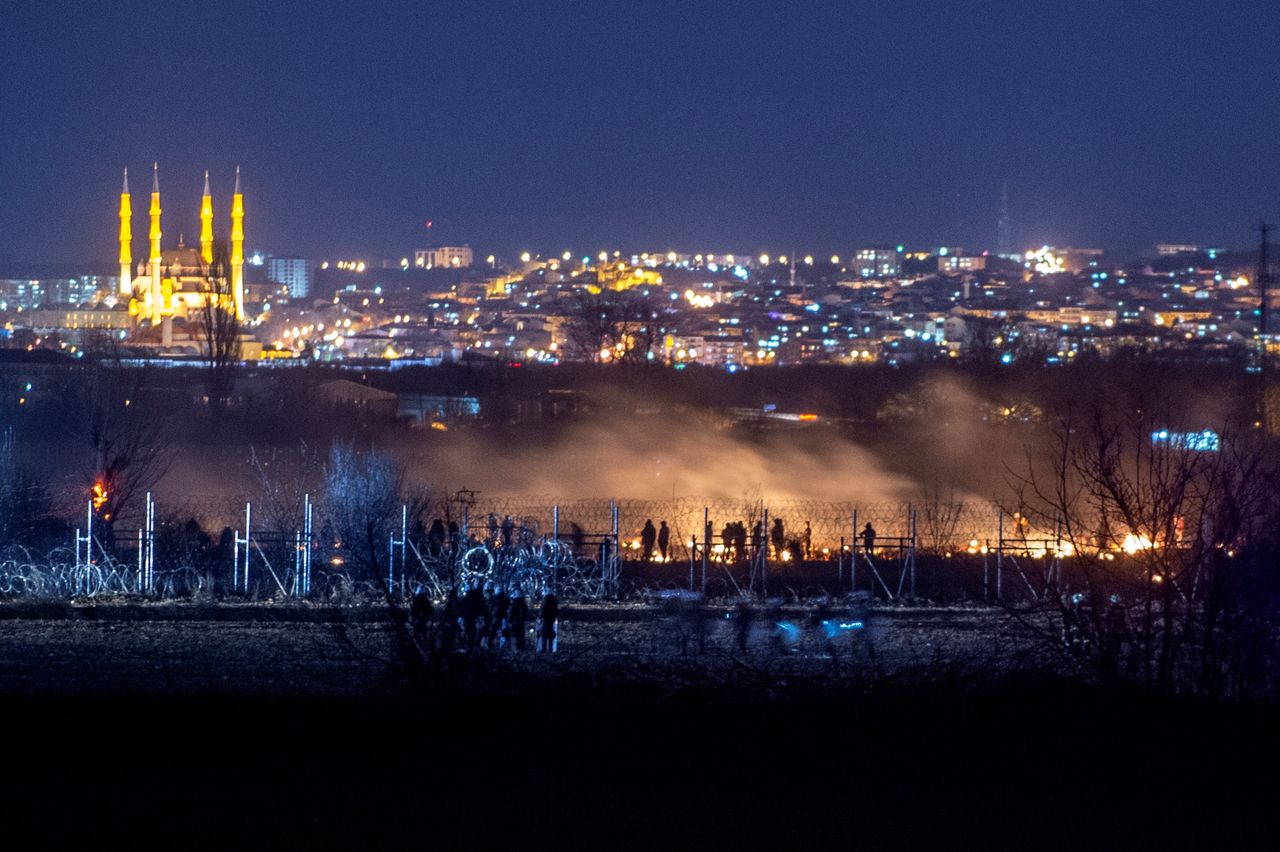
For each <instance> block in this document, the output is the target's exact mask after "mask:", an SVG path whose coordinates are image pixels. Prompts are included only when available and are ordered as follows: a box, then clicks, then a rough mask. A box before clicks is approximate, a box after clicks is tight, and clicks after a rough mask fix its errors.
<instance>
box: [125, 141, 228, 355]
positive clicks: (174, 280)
mask: <svg viewBox="0 0 1280 852" xmlns="http://www.w3.org/2000/svg"><path fill="white" fill-rule="evenodd" d="M150 215H151V231H150V234H149V237H150V240H151V251H150V254H149V256H148V257H147V259H146V261H141V260H140V261H139V262H138V266H137V271H136V273H135V271H134V269H133V228H132V219H133V207H132V203H131V200H130V196H129V170H128V169H125V170H124V187H123V188H122V189H121V191H120V296H121V298H122V299H126V300H128V304H129V314H130V315H131V316H132V317H134V318H135V320H147V321H149V322H150V324H151V326H152V327H153V328H154V327H156V326H157V325H158V326H160V328H161V334H162V340H163V343H164V344H165V345H171V344H172V342H173V318H174V317H178V318H180V319H182V320H184V321H185V320H187V319H188V318H189V317H190V318H192V319H194V318H195V317H196V316H198V315H199V312H200V311H202V310H204V309H205V306H206V304H207V300H208V299H209V298H210V297H211V296H212V295H213V293H212V292H211V290H210V283H209V275H208V270H209V265H210V264H211V263H212V262H213V198H212V197H211V196H210V195H209V173H208V172H205V173H204V196H203V198H202V199H201V201H200V248H199V249H198V250H197V249H196V248H194V247H189V246H186V245H184V240H183V239H181V238H180V239H179V240H178V245H177V247H176V248H170V249H161V248H160V170H159V165H158V164H157V165H156V166H155V168H154V170H153V173H152V176H151V210H150ZM229 259H230V267H231V269H230V290H231V293H230V295H229V296H228V295H223V296H221V297H220V298H221V299H223V300H225V301H226V305H227V307H228V308H230V307H232V305H234V308H235V313H236V317H237V319H240V320H243V319H244V196H243V195H242V194H241V193H240V168H239V167H238V166H237V167H236V188H235V192H234V193H233V194H232V196H231V240H230V258H229Z"/></svg>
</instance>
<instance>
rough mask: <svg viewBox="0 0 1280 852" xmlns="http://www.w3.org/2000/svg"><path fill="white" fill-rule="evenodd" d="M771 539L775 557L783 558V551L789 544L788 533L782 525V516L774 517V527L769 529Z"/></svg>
mask: <svg viewBox="0 0 1280 852" xmlns="http://www.w3.org/2000/svg"><path fill="white" fill-rule="evenodd" d="M769 540H770V541H771V542H772V543H773V557H774V559H781V558H782V551H783V549H784V548H785V547H786V546H787V533H786V529H785V528H784V527H783V526H782V518H774V519H773V527H772V528H771V529H770V530H769Z"/></svg>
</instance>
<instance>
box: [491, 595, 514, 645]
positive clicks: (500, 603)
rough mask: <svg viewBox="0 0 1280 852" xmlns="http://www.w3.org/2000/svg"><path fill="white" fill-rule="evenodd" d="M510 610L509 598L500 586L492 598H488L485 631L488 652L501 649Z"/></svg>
mask: <svg viewBox="0 0 1280 852" xmlns="http://www.w3.org/2000/svg"><path fill="white" fill-rule="evenodd" d="M510 608H511V598H509V597H507V593H506V592H505V591H504V590H503V589H502V587H501V586H499V587H498V590H497V591H496V592H494V594H493V597H491V598H489V623H488V625H487V626H488V630H487V631H486V641H487V642H488V643H489V650H490V651H496V650H497V649H498V648H499V647H501V641H500V640H501V639H502V637H503V636H505V635H506V626H507V613H508V612H509V611H510Z"/></svg>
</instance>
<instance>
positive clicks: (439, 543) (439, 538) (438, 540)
mask: <svg viewBox="0 0 1280 852" xmlns="http://www.w3.org/2000/svg"><path fill="white" fill-rule="evenodd" d="M443 550H444V521H442V520H440V519H439V518H436V519H435V520H434V521H432V522H431V529H429V530H428V531H427V551H428V552H429V553H430V554H431V555H432V556H433V557H439V556H440V554H441V552H442V551H443Z"/></svg>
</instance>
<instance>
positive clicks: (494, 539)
mask: <svg viewBox="0 0 1280 852" xmlns="http://www.w3.org/2000/svg"><path fill="white" fill-rule="evenodd" d="M485 544H487V545H489V546H490V547H497V546H498V516H497V515H495V514H494V513H493V512H490V513H489V538H488V539H487V540H486V541H485Z"/></svg>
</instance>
